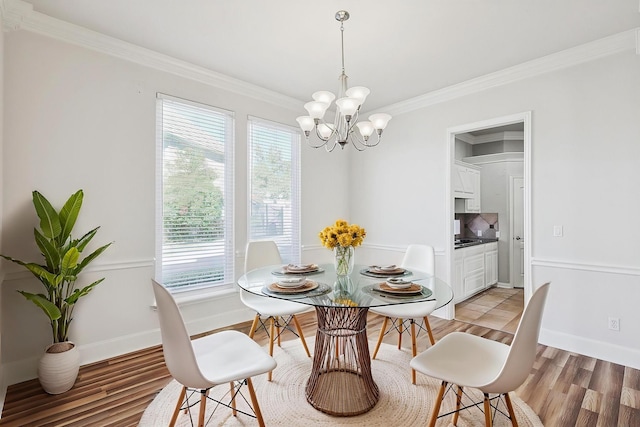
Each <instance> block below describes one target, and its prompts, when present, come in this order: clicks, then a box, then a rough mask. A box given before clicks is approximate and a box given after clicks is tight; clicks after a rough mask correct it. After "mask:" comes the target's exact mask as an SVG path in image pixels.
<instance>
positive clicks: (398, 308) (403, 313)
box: [369, 301, 436, 319]
mask: <svg viewBox="0 0 640 427" xmlns="http://www.w3.org/2000/svg"><path fill="white" fill-rule="evenodd" d="M435 308H436V301H425V302H416V303H411V304H396V305H387V306H382V307H371V308H370V309H369V311H370V312H372V313H376V314H380V315H382V316H386V317H391V318H394V319H397V318H401V319H422V318H423V317H424V316H428V315H429V314H431V313H432V312H433V310H435Z"/></svg>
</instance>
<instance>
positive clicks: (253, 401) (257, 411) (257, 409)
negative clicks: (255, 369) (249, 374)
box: [247, 378, 264, 427]
mask: <svg viewBox="0 0 640 427" xmlns="http://www.w3.org/2000/svg"><path fill="white" fill-rule="evenodd" d="M247 388H248V389H249V395H250V396H251V404H252V405H253V412H255V414H256V419H257V420H258V425H259V426H260V427H264V420H263V419H262V412H261V411H260V405H258V398H257V397H256V391H255V390H254V389H253V382H251V378H247Z"/></svg>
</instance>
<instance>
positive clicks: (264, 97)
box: [0, 0, 304, 110]
mask: <svg viewBox="0 0 640 427" xmlns="http://www.w3.org/2000/svg"><path fill="white" fill-rule="evenodd" d="M0 1H2V3H1V4H2V7H1V8H0V13H2V20H3V23H4V25H5V30H7V31H10V30H19V29H22V30H26V31H31V32H34V33H37V34H41V35H44V36H47V37H52V38H55V39H58V40H61V41H64V42H67V43H71V44H75V45H78V46H81V47H85V48H87V49H91V50H95V51H98V52H101V53H105V54H107V55H111V56H114V57H117V58H120V59H124V60H127V61H130V62H134V63H137V64H140V65H144V66H147V67H150V68H153V69H155V70H159V71H164V72H167V73H170V74H174V75H177V76H180V77H184V78H187V79H191V80H195V81H197V82H200V83H204V84H207V85H210V86H213V87H217V88H219V89H223V90H228V91H231V92H234V93H237V94H239V95H243V96H248V97H251V98H254V99H257V100H260V101H265V102H269V103H271V104H276V105H280V106H282V107H285V108H289V109H292V110H299V109H300V106H301V105H302V104H303V103H304V102H303V101H301V100H299V99H295V98H292V97H289V96H286V95H282V94H280V93H278V92H275V91H272V90H269V89H265V88H263V87H260V86H257V85H254V84H251V83H247V82H244V81H242V80H239V79H235V78H233V77H229V76H227V75H225V74H221V73H217V72H215V71H211V70H209V69H206V68H204V67H199V66H196V65H193V64H191V63H189V62H186V61H182V60H179V59H176V58H173V57H171V56H168V55H163V54H160V53H158V52H155V51H152V50H150V49H145V48H143V47H140V46H137V45H134V44H131V43H127V42H124V41H122V40H119V39H116V38H114V37H110V36H106V35H104V34H102V33H98V32H96V31H92V30H89V29H87V28H84V27H81V26H79V25H75V24H71V23H68V22H66V21H62V20H60V19H56V18H52V17H50V16H48V15H45V14H43V13H40V12H37V11H34V10H33V6H32V5H31V4H29V3H26V2H24V1H23V0H0Z"/></svg>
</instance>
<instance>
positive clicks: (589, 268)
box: [351, 50, 640, 368]
mask: <svg viewBox="0 0 640 427" xmlns="http://www.w3.org/2000/svg"><path fill="white" fill-rule="evenodd" d="M639 100H640V56H638V55H636V54H634V53H633V52H632V51H630V50H629V51H625V52H623V53H618V54H615V55H612V56H607V57H604V58H601V59H598V60H594V61H592V62H587V63H583V64H581V65H577V66H574V67H571V68H566V69H562V70H559V71H554V72H549V73H547V74H543V75H539V76H537V77H534V78H529V79H526V80H520V81H517V82H515V83H511V84H508V85H504V86H498V87H494V88H491V89H487V90H484V91H481V92H478V93H475V94H472V95H467V96H464V97H461V98H457V99H455V100H452V101H449V102H444V103H440V104H436V105H433V106H430V107H425V108H422V109H419V110H414V111H411V112H408V113H404V114H400V115H396V116H395V117H394V118H393V120H392V121H391V122H390V124H389V127H388V128H387V129H386V130H385V141H384V142H383V143H382V145H381V146H380V147H379V148H377V149H376V150H369V151H367V152H365V153H362V154H360V155H358V156H357V157H354V161H353V162H352V166H353V170H352V172H351V173H352V176H357V177H366V181H367V182H368V185H367V186H363V185H358V181H354V184H353V185H352V187H351V194H352V198H351V214H352V216H353V217H356V218H358V221H359V222H360V223H361V224H364V225H365V226H368V227H369V228H370V229H371V230H372V232H371V233H370V238H371V241H375V242H379V243H386V244H391V245H406V244H408V243H430V244H432V245H434V246H435V247H437V248H438V247H440V248H442V247H445V245H448V244H450V243H449V240H450V236H449V234H448V229H449V228H448V227H449V224H448V223H447V221H448V218H445V206H446V205H445V204H446V203H448V202H449V201H448V197H449V196H448V194H446V181H445V177H446V164H447V162H448V158H447V144H448V143H449V142H448V141H447V138H446V135H447V134H446V130H447V128H449V127H454V126H460V125H463V124H466V123H474V122H478V121H482V120H487V119H492V118H496V117H502V116H507V115H511V114H515V113H521V112H524V111H532V135H533V136H532V183H531V184H532V198H533V200H532V203H533V207H532V209H533V211H532V230H533V231H532V233H533V235H532V236H531V241H532V257H533V278H532V280H533V283H534V288H535V285H537V284H540V283H542V282H544V281H546V280H551V281H552V282H553V283H552V288H551V291H550V294H549V303H548V306H547V310H546V312H545V316H544V323H543V328H544V330H543V333H542V339H543V341H545V342H546V343H548V344H551V345H554V346H555V347H559V348H566V349H569V350H572V349H574V350H577V349H580V350H581V352H582V353H585V354H588V355H596V356H599V357H603V358H605V359H608V360H613V361H619V362H621V363H626V364H627V365H630V366H634V367H636V368H638V367H640V341H638V339H637V337H638V336H639V335H640V311H639V310H638V309H637V305H638V301H640V246H639V245H638V244H637V242H638V241H640V227H636V226H635V225H634V221H635V217H636V216H637V212H639V211H640V198H639V197H637V195H638V189H637V185H638V182H640V168H638V166H637V164H638V159H640V144H639V143H638V141H640V119H639V118H640V101H639ZM359 182H361V180H360V181H359ZM379 194H396V197H395V199H394V200H393V201H391V200H388V201H384V202H381V200H380V198H379ZM390 218H392V220H390ZM554 225H563V226H564V232H565V233H564V237H560V238H559V237H553V236H552V229H553V226H554ZM368 239H369V237H368ZM437 274H438V275H439V276H440V277H442V278H445V279H447V277H446V276H447V275H448V271H446V269H445V270H438V273H437ZM608 316H615V317H619V318H620V319H621V321H620V324H621V330H620V332H612V331H609V330H608V329H607V325H608V323H607V318H608ZM567 337H570V338H571V339H567ZM612 346H615V347H612ZM607 348H614V349H615V350H614V351H608V352H606V354H603V352H604V350H605V349H607ZM605 356H606V357H605Z"/></svg>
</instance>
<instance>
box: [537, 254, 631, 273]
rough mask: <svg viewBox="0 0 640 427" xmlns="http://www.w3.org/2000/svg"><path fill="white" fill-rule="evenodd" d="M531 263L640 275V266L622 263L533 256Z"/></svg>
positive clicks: (552, 266) (551, 266) (540, 265)
mask: <svg viewBox="0 0 640 427" xmlns="http://www.w3.org/2000/svg"><path fill="white" fill-rule="evenodd" d="M531 265H532V266H535V267H549V268H562V269H567V270H580V271H591V272H595V273H610V274H623V275H627V276H640V268H638V267H630V266H620V265H608V264H595V263H588V264H586V263H581V262H575V261H565V260H557V259H555V260H554V259H541V258H533V259H532V260H531Z"/></svg>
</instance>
